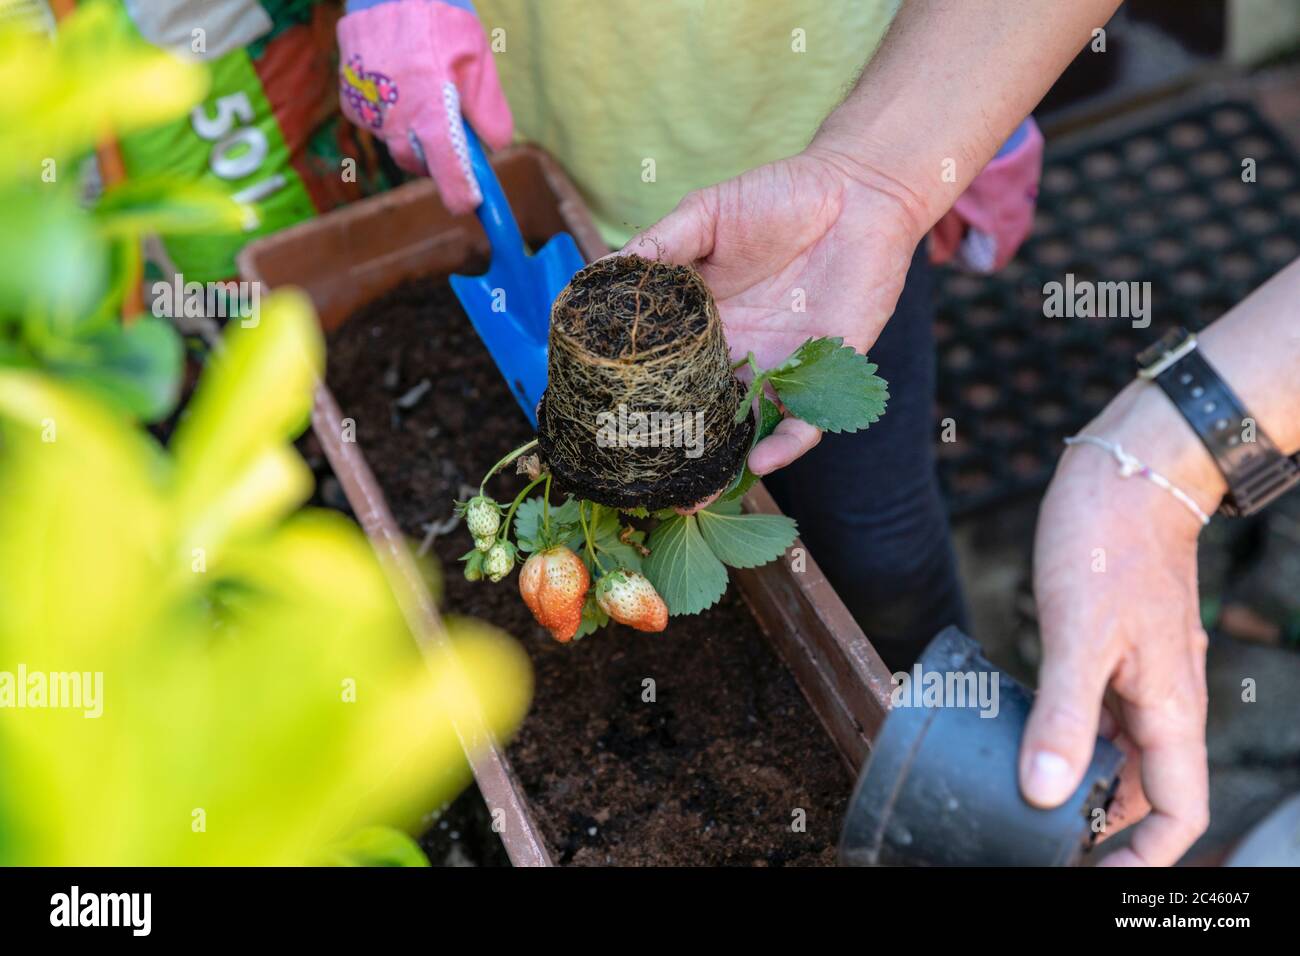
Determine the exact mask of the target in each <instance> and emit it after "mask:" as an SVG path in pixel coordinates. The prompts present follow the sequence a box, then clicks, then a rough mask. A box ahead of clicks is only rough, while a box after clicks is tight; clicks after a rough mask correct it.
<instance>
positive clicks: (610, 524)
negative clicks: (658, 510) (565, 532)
mask: <svg viewBox="0 0 1300 956" xmlns="http://www.w3.org/2000/svg"><path fill="white" fill-rule="evenodd" d="M587 525H588V527H589V528H590V529H591V538H592V540H593V541H594V542H595V543H596V547H597V548H598V549H599V551H600V553H601V554H602V555H603V557H602V558H601V559H600V563H601V564H602V565H604V566H605V570H607V571H612V570H614V568H615V567H624V568H629V569H630V570H633V571H640V570H641V552H640V551H638V550H637V549H636V547H635V546H634V545H632V544H628V543H626V542H624V541H622V540H621V536H622V534H623V523H622V521H620V520H619V512H618V511H616V510H615V509H613V508H606V507H604V506H603V505H596V504H593V505H592V508H591V514H590V516H589V517H588V519H587ZM579 539H580V540H581V528H579ZM628 540H629V541H635V542H636V543H637V544H640V543H642V542H643V541H645V532H644V531H632V532H631V533H630V534H628ZM583 555H584V560H585V559H586V557H585V556H586V550H585V548H584V550H583ZM589 570H590V569H589Z"/></svg>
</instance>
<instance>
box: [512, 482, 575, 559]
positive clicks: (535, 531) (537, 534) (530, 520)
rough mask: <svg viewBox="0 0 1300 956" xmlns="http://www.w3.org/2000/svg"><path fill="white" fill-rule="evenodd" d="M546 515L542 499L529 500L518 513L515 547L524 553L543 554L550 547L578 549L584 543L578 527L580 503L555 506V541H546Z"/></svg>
mask: <svg viewBox="0 0 1300 956" xmlns="http://www.w3.org/2000/svg"><path fill="white" fill-rule="evenodd" d="M544 513H545V508H544V506H543V500H542V496H541V495H537V496H536V497H534V498H528V499H526V500H524V501H523V502H521V503H520V505H519V507H518V508H516V509H515V543H516V544H517V545H518V546H519V550H520V551H523V552H530V551H541V550H543V549H545V548H546V547H548V546H549V545H550V544H564V545H567V546H568V547H570V548H574V549H576V548H577V546H578V544H580V543H581V542H582V527H581V525H579V523H578V502H577V501H576V500H575V499H573V498H566V499H565V501H564V504H562V505H559V506H558V507H557V506H555V505H551V540H550V541H549V542H548V541H545V540H543V535H542V517H543V514H544Z"/></svg>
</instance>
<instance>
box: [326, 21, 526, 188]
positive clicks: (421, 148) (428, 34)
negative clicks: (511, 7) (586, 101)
mask: <svg viewBox="0 0 1300 956" xmlns="http://www.w3.org/2000/svg"><path fill="white" fill-rule="evenodd" d="M359 7H364V9H358V8H359ZM348 9H349V11H350V12H349V13H348V15H347V16H345V17H344V18H343V19H342V20H340V21H339V25H338V35H339V99H340V101H341V104H342V106H343V112H344V114H346V115H347V117H348V119H350V120H351V121H352V122H354V123H356V124H357V125H359V126H362V127H364V128H366V129H369V130H370V131H372V132H373V133H375V135H377V136H380V137H382V138H383V140H384V142H385V143H386V144H387V145H388V149H389V151H390V152H391V153H392V154H393V158H394V159H395V160H396V161H397V163H398V164H399V165H400V166H401V167H402V168H403V169H406V170H408V171H410V172H416V173H422V172H424V171H425V169H426V163H427V169H428V173H429V175H430V176H432V177H433V179H434V181H435V182H436V183H437V184H438V192H439V193H440V194H441V196H442V201H443V203H444V204H445V205H446V206H447V208H448V209H450V210H451V211H452V212H456V213H464V212H469V211H471V210H472V209H474V208H475V207H476V206H478V204H479V203H480V202H481V201H482V196H481V194H480V193H479V189H478V184H477V183H476V182H475V181H474V176H473V174H472V173H471V172H470V165H469V153H468V152H467V150H466V147H465V135H464V132H463V130H462V129H461V111H462V110H463V111H464V113H465V116H466V117H467V118H468V119H469V122H470V123H471V124H472V125H473V127H474V129H475V131H476V132H477V133H478V134H479V136H480V137H481V138H482V140H483V141H484V142H485V143H487V144H488V145H489V146H492V147H493V148H496V149H500V148H502V147H504V146H507V145H508V144H509V143H510V138H511V136H512V135H513V131H514V123H513V121H512V119H511V117H510V107H509V106H508V105H507V104H506V98H505V94H504V93H503V92H502V90H501V81H500V80H499V79H498V78H497V70H496V64H495V63H493V62H492V52H491V50H490V49H489V47H488V39H487V36H486V35H485V34H484V33H483V27H482V25H481V24H480V23H479V21H478V17H477V16H475V14H474V10H473V8H472V7H471V6H470V4H469V2H468V0H446V2H444V0H381V2H374V0H370V4H369V5H367V4H366V0H353V2H350V3H349V5H348ZM417 146H418V148H417ZM421 153H422V154H423V157H424V160H425V162H421V160H420V155H421Z"/></svg>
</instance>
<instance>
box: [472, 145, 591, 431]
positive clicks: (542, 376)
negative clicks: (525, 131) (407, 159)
mask: <svg viewBox="0 0 1300 956" xmlns="http://www.w3.org/2000/svg"><path fill="white" fill-rule="evenodd" d="M465 141H466V144H467V145H468V147H469V157H470V166H471V168H472V170H473V172H474V178H475V179H477V180H478V186H479V191H480V192H481V193H482V194H483V202H482V203H481V204H480V205H479V207H478V209H477V210H476V213H477V215H478V220H479V222H481V223H482V224H483V231H484V232H486V233H487V237H488V241H489V242H490V243H491V244H492V260H491V263H490V264H489V265H488V271H487V272H485V273H484V274H483V275H481V276H464V275H453V276H452V277H451V287H452V289H453V290H454V291H455V293H456V297H457V298H458V299H460V304H461V305H462V306H464V308H465V312H466V313H467V314H468V315H469V319H470V321H471V322H473V323H474V329H475V331H476V332H478V335H479V338H480V339H482V340H483V344H484V345H486V346H487V349H488V352H489V353H491V355H492V360H493V361H494V362H496V363H497V368H498V369H499V370H500V372H501V374H502V375H504V376H505V379H506V382H507V383H508V384H509V385H510V391H511V392H512V393H513V394H514V396H515V399H516V400H517V401H518V402H519V405H520V407H521V408H522V409H523V410H524V414H525V415H527V416H528V421H529V422H531V423H532V425H533V426H534V427H536V426H537V403H538V402H540V401H541V400H542V392H543V391H544V390H545V389H546V339H547V334H548V332H549V330H550V324H551V303H553V302H554V301H555V297H556V296H557V295H559V294H560V290H561V289H563V288H564V287H565V285H567V284H568V282H569V280H570V279H571V278H573V274H574V273H575V272H577V271H578V270H579V269H581V268H582V267H583V266H584V265H585V264H586V263H585V262H584V261H583V258H582V253H580V252H579V251H578V246H577V243H575V242H574V241H573V237H572V236H571V235H569V234H568V233H567V232H560V233H556V234H555V235H554V236H552V237H551V238H550V240H549V241H548V242H547V243H546V245H544V246H543V247H542V248H541V251H539V252H537V253H535V254H531V255H530V254H529V252H528V249H527V247H526V246H525V245H524V237H523V236H522V235H521V234H520V232H519V226H518V225H517V224H516V223H515V217H514V214H513V213H512V212H511V211H510V203H509V201H508V200H507V199H506V194H505V192H504V191H502V189H501V183H500V182H498V181H497V177H496V173H494V172H493V171H492V164H491V163H489V162H488V158H487V154H486V153H484V151H483V146H482V145H481V144H480V143H479V140H478V136H476V135H475V134H474V131H473V130H472V129H470V126H469V124H468V123H466V124H465Z"/></svg>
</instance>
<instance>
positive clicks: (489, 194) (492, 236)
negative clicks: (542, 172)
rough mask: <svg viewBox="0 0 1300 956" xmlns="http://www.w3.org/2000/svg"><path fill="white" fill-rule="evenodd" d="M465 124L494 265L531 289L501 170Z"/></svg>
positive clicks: (480, 211)
mask: <svg viewBox="0 0 1300 956" xmlns="http://www.w3.org/2000/svg"><path fill="white" fill-rule="evenodd" d="M462 125H463V127H464V130H465V145H466V146H468V147H469V165H470V169H471V170H472V171H473V173H474V178H475V179H476V180H477V181H478V188H479V192H481V193H482V194H483V201H482V202H481V203H479V207H478V209H476V210H474V213H475V215H477V216H478V221H479V222H480V223H482V224H483V231H484V232H486V233H487V237H488V242H490V243H491V244H492V265H493V266H494V267H498V268H504V269H505V270H506V271H507V273H508V274H509V277H510V278H511V279H512V280H513V282H514V286H515V288H516V289H527V288H528V287H529V283H528V273H527V271H526V270H525V262H526V261H527V255H528V251H527V249H525V247H524V237H523V234H522V233H520V231H519V225H518V223H516V222H515V214H514V213H513V212H511V211H510V201H509V200H508V199H506V194H505V190H503V189H502V188H501V183H500V182H499V181H498V180H497V174H496V172H495V171H494V170H493V169H492V164H491V163H490V162H488V157H487V153H486V152H484V151H483V144H482V143H480V142H479V138H478V134H476V133H475V132H474V130H473V128H472V127H471V126H470V125H469V123H463V124H462ZM548 306H549V303H548Z"/></svg>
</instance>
